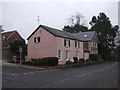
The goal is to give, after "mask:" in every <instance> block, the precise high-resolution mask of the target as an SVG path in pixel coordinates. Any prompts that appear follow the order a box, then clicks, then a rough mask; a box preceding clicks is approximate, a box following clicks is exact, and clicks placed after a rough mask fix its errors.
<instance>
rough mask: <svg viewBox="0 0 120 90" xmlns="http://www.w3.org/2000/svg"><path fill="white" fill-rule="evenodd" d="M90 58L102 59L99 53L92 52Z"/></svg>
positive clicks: (94, 59)
mask: <svg viewBox="0 0 120 90" xmlns="http://www.w3.org/2000/svg"><path fill="white" fill-rule="evenodd" d="M89 58H90V60H93V61H97V60H100V55H99V54H90V56H89Z"/></svg>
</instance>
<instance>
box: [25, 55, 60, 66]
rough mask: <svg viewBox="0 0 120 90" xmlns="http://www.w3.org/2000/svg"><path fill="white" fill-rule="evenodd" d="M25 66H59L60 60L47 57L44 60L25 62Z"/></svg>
mask: <svg viewBox="0 0 120 90" xmlns="http://www.w3.org/2000/svg"><path fill="white" fill-rule="evenodd" d="M24 64H30V65H35V66H57V65H58V58H56V57H46V58H42V59H31V61H29V62H25V63H24Z"/></svg>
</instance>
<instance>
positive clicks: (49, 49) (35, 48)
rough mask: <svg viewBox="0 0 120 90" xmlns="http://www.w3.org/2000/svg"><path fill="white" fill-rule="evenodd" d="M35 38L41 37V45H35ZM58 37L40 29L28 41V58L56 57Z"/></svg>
mask: <svg viewBox="0 0 120 90" xmlns="http://www.w3.org/2000/svg"><path fill="white" fill-rule="evenodd" d="M34 37H40V42H39V43H34ZM56 51H57V50H56V37H55V36H54V35H52V34H51V33H49V32H48V31H46V30H45V29H44V28H42V27H40V28H39V29H38V30H37V31H36V32H35V33H34V34H33V35H32V36H31V38H29V40H28V58H29V59H31V58H44V57H56V56H57V55H56V54H57V52H56Z"/></svg>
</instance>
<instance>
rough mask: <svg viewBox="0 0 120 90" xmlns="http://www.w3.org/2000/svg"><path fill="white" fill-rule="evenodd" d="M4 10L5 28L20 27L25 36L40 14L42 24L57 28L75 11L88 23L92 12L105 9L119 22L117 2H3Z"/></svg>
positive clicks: (1, 7)
mask: <svg viewBox="0 0 120 90" xmlns="http://www.w3.org/2000/svg"><path fill="white" fill-rule="evenodd" d="M1 12H2V14H0V20H2V21H0V24H2V25H3V28H4V29H5V31H11V30H17V31H18V32H19V33H20V34H21V36H22V37H23V38H24V39H27V37H28V36H29V35H30V34H31V33H32V32H33V31H34V30H35V29H36V28H37V26H38V21H37V16H39V17H40V18H39V19H40V23H39V24H43V25H47V26H51V27H54V28H58V29H62V28H63V27H64V25H67V20H66V19H67V18H68V17H69V16H71V15H72V14H74V13H75V12H80V13H81V14H82V15H83V16H85V18H86V20H87V23H89V22H90V20H91V18H92V16H98V14H99V13H100V12H104V13H105V14H106V15H107V16H108V17H109V18H110V20H111V23H112V25H113V26H114V25H116V24H118V2H95V1H92V2H79V1H75V2H64V1H63V2H27V3H25V2H3V3H0V13H1ZM88 26H89V25H88Z"/></svg>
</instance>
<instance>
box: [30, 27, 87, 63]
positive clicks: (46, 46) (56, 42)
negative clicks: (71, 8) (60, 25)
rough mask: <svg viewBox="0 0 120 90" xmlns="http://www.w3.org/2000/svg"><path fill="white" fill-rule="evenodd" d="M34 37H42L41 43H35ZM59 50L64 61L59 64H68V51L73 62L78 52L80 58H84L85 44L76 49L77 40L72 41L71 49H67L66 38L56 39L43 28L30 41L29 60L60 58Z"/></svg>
mask: <svg viewBox="0 0 120 90" xmlns="http://www.w3.org/2000/svg"><path fill="white" fill-rule="evenodd" d="M34 37H40V42H39V43H34ZM79 42H80V41H79ZM58 50H62V60H61V61H59V64H65V63H66V50H69V51H70V60H71V61H73V57H76V50H77V51H79V58H84V55H83V54H84V53H83V42H80V48H76V47H75V40H71V39H70V47H65V46H64V38H61V37H55V36H54V35H52V34H51V33H49V32H48V31H46V30H45V29H44V28H42V27H40V28H39V29H38V30H37V31H36V32H35V33H34V34H33V35H32V36H31V37H30V38H29V40H28V58H29V59H31V58H44V57H58ZM85 57H87V54H85Z"/></svg>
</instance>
